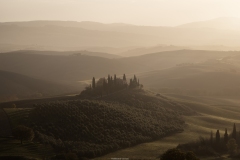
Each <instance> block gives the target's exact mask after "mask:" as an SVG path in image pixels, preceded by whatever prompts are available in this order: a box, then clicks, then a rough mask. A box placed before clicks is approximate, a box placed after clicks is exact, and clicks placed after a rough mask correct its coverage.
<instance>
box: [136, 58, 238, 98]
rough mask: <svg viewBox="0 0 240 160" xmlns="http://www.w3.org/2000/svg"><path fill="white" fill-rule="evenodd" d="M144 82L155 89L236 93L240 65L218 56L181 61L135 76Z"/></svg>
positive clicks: (193, 92) (193, 93)
mask: <svg viewBox="0 0 240 160" xmlns="http://www.w3.org/2000/svg"><path fill="white" fill-rule="evenodd" d="M139 77H140V79H141V82H142V83H143V84H145V86H147V87H150V88H153V89H158V91H159V92H165V93H179V94H190V95H239V94H240V87H239V86H240V81H239V79H240V69H239V68H238V67H236V66H234V65H231V64H228V63H224V62H222V61H221V60H210V61H207V62H205V63H200V64H182V65H179V66H176V67H173V68H170V69H165V70H160V71H153V72H148V73H146V74H143V75H142V76H139Z"/></svg>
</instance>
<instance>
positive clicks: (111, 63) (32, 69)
mask: <svg viewBox="0 0 240 160" xmlns="http://www.w3.org/2000/svg"><path fill="white" fill-rule="evenodd" d="M54 53H55V52H54ZM140 66H141V64H140V63H134V64H130V66H129V63H126V62H125V61H124V60H121V59H107V58H101V57H95V56H87V55H80V54H72V55H68V56H66V55H56V54H55V55H43V54H42V52H41V54H30V53H29V52H28V51H27V52H25V51H23V52H12V53H2V54H0V69H1V70H5V71H10V72H15V73H19V74H23V75H27V76H30V77H35V78H39V79H45V80H51V81H58V82H63V83H65V82H67V83H68V82H69V83H71V84H75V83H76V82H77V81H80V80H87V79H89V78H92V77H93V76H95V77H101V76H102V75H108V74H109V73H112V74H114V73H116V74H118V75H121V76H122V75H123V73H125V72H133V71H135V70H137V68H138V67H140ZM76 85H80V83H76Z"/></svg>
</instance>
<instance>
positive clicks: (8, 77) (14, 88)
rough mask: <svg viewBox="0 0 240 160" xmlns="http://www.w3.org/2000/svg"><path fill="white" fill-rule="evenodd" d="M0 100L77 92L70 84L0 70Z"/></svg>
mask: <svg viewBox="0 0 240 160" xmlns="http://www.w3.org/2000/svg"><path fill="white" fill-rule="evenodd" d="M0 88H1V89H0V101H11V100H17V99H23V98H41V97H46V96H54V95H62V94H68V93H72V92H77V91H78V89H76V88H73V87H71V86H66V85H62V84H57V83H53V82H48V81H43V80H40V79H35V78H30V77H27V76H24V75H20V74H17V73H12V72H6V71H0Z"/></svg>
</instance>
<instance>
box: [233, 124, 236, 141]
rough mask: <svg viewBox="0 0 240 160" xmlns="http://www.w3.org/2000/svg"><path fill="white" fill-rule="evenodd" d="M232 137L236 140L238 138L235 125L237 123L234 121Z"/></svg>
mask: <svg viewBox="0 0 240 160" xmlns="http://www.w3.org/2000/svg"><path fill="white" fill-rule="evenodd" d="M232 138H234V139H235V140H237V131H236V125H235V123H234V125H233V132H232Z"/></svg>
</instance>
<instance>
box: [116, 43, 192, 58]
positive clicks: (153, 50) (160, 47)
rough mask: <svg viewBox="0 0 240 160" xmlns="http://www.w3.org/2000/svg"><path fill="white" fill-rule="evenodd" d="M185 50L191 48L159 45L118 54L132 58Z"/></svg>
mask: <svg viewBox="0 0 240 160" xmlns="http://www.w3.org/2000/svg"><path fill="white" fill-rule="evenodd" d="M183 49H189V47H181V46H173V45H170V46H167V45H158V46H154V47H142V48H134V49H130V50H128V51H125V52H122V53H118V54H119V55H121V56H126V57H131V56H140V55H144V54H151V53H157V52H164V51H175V50H183Z"/></svg>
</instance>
